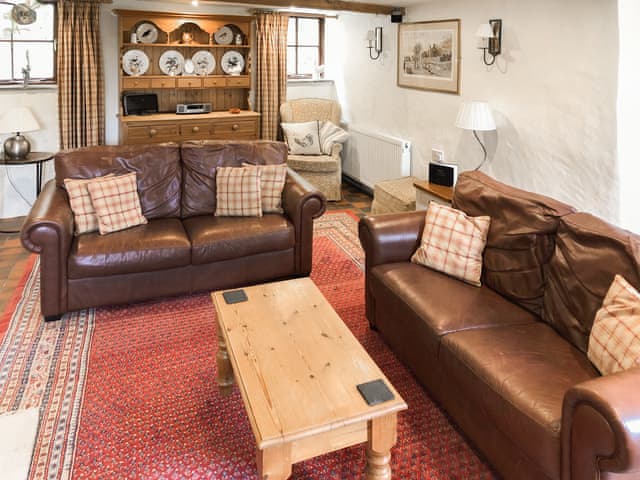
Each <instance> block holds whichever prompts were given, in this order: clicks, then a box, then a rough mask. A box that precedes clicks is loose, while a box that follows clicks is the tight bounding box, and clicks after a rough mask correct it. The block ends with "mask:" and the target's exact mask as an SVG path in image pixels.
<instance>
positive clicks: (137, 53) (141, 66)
mask: <svg viewBox="0 0 640 480" xmlns="http://www.w3.org/2000/svg"><path fill="white" fill-rule="evenodd" d="M122 69H123V70H124V73H126V74H127V75H132V76H134V77H135V76H137V75H143V74H144V73H145V72H146V71H147V70H149V57H147V54H146V53H144V52H143V51H142V50H127V51H126V52H124V55H122Z"/></svg>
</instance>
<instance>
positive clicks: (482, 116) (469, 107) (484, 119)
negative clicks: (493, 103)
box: [456, 102, 496, 170]
mask: <svg viewBox="0 0 640 480" xmlns="http://www.w3.org/2000/svg"><path fill="white" fill-rule="evenodd" d="M456 127H458V128H462V129H464V130H473V136H474V137H476V140H477V141H478V143H479V144H480V147H481V148H482V153H483V154H484V156H483V158H482V161H481V162H480V164H479V165H478V166H477V167H476V168H475V169H474V170H480V167H482V165H483V164H484V162H486V161H487V149H486V148H485V146H484V144H483V143H482V141H481V140H480V137H478V131H485V132H486V131H489V130H495V129H496V122H495V120H494V119H493V114H492V113H491V109H490V108H489V104H488V103H487V102H462V105H460V109H459V110H458V117H457V118H456Z"/></svg>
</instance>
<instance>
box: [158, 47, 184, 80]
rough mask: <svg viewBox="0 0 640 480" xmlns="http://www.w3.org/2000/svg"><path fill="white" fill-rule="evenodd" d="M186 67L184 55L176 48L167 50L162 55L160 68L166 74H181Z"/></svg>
mask: <svg viewBox="0 0 640 480" xmlns="http://www.w3.org/2000/svg"><path fill="white" fill-rule="evenodd" d="M183 68H184V57H183V56H182V54H181V53H180V52H178V51H176V50H167V51H166V52H164V53H163V54H162V55H160V70H161V71H162V73H164V74H165V75H180V74H181V73H182V70H183Z"/></svg>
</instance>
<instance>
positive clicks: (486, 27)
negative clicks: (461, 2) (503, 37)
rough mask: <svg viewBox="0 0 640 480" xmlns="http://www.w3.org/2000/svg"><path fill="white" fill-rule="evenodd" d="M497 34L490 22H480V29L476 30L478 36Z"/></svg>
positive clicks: (489, 36) (487, 36) (484, 36)
mask: <svg viewBox="0 0 640 480" xmlns="http://www.w3.org/2000/svg"><path fill="white" fill-rule="evenodd" d="M495 36H496V34H495V32H494V31H493V27H492V26H491V25H490V24H488V23H482V24H480V26H479V27H478V30H477V31H476V37H480V38H494V37H495Z"/></svg>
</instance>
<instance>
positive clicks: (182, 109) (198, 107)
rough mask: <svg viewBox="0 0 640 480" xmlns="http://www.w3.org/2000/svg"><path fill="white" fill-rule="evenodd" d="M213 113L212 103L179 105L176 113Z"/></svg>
mask: <svg viewBox="0 0 640 480" xmlns="http://www.w3.org/2000/svg"><path fill="white" fill-rule="evenodd" d="M209 112H211V104H210V103H179V104H178V105H177V106H176V113H178V114H188V113H209Z"/></svg>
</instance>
